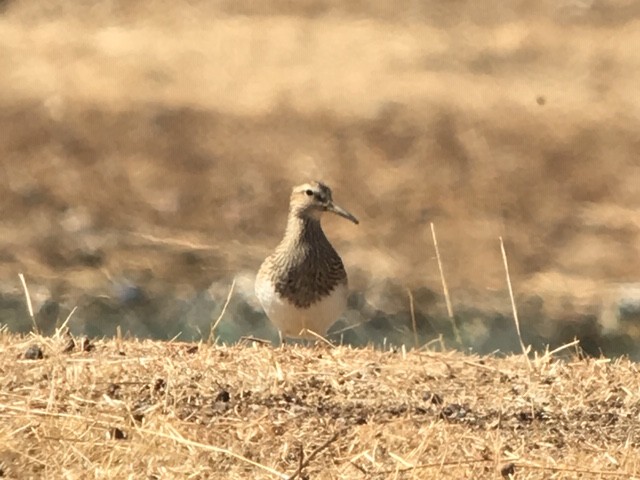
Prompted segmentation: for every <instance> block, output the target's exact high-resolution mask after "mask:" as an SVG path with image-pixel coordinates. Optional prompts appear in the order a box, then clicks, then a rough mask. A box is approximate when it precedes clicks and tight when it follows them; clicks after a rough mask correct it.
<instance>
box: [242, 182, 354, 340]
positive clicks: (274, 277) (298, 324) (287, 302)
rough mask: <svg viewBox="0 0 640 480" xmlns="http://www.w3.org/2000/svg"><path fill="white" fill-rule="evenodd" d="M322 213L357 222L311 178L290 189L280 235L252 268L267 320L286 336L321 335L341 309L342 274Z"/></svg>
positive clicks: (345, 282)
mask: <svg viewBox="0 0 640 480" xmlns="http://www.w3.org/2000/svg"><path fill="white" fill-rule="evenodd" d="M325 212H330V213H334V214H336V215H339V216H341V217H344V218H346V219H347V220H350V221H351V222H353V223H354V224H356V225H357V224H358V223H359V222H358V219H357V218H356V217H354V216H353V215H352V214H351V213H349V212H348V211H346V210H345V209H344V208H342V207H340V206H338V205H336V203H334V201H333V196H332V192H331V189H330V188H329V187H328V186H327V185H325V184H324V183H322V182H319V181H313V182H309V183H305V184H303V185H298V186H296V187H294V188H293V190H292V192H291V197H290V203H289V216H288V218H287V226H286V229H285V232H284V237H283V238H282V240H281V241H280V244H279V245H278V246H277V247H276V248H275V250H274V251H273V253H271V255H269V256H268V257H267V258H266V259H265V260H264V262H263V263H262V265H261V266H260V269H259V270H258V273H257V275H256V282H255V293H256V297H257V298H258V301H259V302H260V304H261V305H262V308H263V309H264V311H265V313H266V314H267V317H268V318H269V320H270V321H271V322H272V323H273V324H274V325H275V326H276V327H277V328H278V330H279V332H280V339H281V342H284V339H286V338H303V339H304V338H306V339H314V338H315V339H317V337H318V336H324V335H325V334H326V333H327V330H328V329H329V327H331V325H333V324H334V323H335V322H336V320H338V318H339V317H340V315H342V313H343V312H344V310H345V309H346V307H347V297H348V295H349V288H348V278H347V272H346V270H345V268H344V264H343V263H342V259H341V258H340V255H338V252H336V250H335V249H334V248H333V246H332V245H331V243H330V242H329V240H328V239H327V237H326V235H325V233H324V231H323V230H322V226H321V224H320V220H321V218H322V216H323V214H324V213H325Z"/></svg>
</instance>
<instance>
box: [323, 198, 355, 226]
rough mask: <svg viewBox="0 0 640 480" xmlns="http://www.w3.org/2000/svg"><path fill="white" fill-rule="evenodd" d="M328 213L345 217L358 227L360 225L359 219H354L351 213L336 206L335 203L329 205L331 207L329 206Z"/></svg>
mask: <svg viewBox="0 0 640 480" xmlns="http://www.w3.org/2000/svg"><path fill="white" fill-rule="evenodd" d="M327 211H329V212H333V213H335V214H336V215H340V216H341V217H344V218H346V219H347V220H351V221H352V222H353V223H355V224H356V225H358V223H360V222H358V219H357V218H356V217H354V216H353V215H351V214H350V213H349V212H347V211H346V210H345V209H344V208H342V207H340V206H338V205H336V204H335V203H333V202H331V203H329V205H327Z"/></svg>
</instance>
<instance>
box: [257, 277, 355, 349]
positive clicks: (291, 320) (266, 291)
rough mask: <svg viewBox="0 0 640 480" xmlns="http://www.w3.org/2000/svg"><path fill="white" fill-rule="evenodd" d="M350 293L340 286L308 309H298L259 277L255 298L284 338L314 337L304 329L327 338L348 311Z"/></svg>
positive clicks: (264, 279)
mask: <svg viewBox="0 0 640 480" xmlns="http://www.w3.org/2000/svg"><path fill="white" fill-rule="evenodd" d="M348 293H349V292H348V287H347V285H345V284H340V285H338V286H337V287H336V288H334V289H333V290H332V291H331V293H330V294H329V295H328V296H326V297H324V298H322V299H321V300H319V301H317V302H316V303H314V304H313V305H311V306H309V307H308V308H299V307H296V306H295V305H293V304H291V303H289V302H288V301H287V300H286V299H283V298H281V297H279V296H278V295H277V294H276V292H275V289H274V288H273V284H272V283H271V282H270V281H269V280H268V279H267V278H264V277H261V276H258V278H257V279H256V296H257V297H258V300H260V304H261V305H262V308H264V311H265V312H266V314H267V317H269V320H271V322H272V323H273V324H274V325H275V326H276V327H278V329H280V331H281V332H282V335H283V336H285V337H305V338H314V336H313V335H310V334H308V333H306V334H305V330H311V331H313V332H315V333H316V334H318V335H325V334H326V333H327V330H329V327H330V326H331V325H333V324H334V323H335V321H336V320H338V318H339V317H340V315H342V312H344V310H345V308H347V296H348Z"/></svg>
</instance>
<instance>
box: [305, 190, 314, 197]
mask: <svg viewBox="0 0 640 480" xmlns="http://www.w3.org/2000/svg"><path fill="white" fill-rule="evenodd" d="M304 193H306V194H307V195H308V196H309V197H310V196H311V195H313V190H307V191H306V192H304Z"/></svg>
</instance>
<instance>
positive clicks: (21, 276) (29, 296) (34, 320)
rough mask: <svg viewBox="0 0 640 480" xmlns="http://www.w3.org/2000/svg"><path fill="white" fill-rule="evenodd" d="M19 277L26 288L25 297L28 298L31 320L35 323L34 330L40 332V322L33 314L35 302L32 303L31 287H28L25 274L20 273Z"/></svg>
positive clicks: (24, 288)
mask: <svg viewBox="0 0 640 480" xmlns="http://www.w3.org/2000/svg"><path fill="white" fill-rule="evenodd" d="M18 277H20V282H21V283H22V289H23V290H24V298H25V299H26V302H27V309H28V310H29V316H30V317H31V322H32V323H33V331H34V332H35V333H39V332H40V330H39V329H38V324H37V323H36V317H35V315H34V314H33V304H32V303H31V295H29V289H28V288H27V281H26V280H25V278H24V275H23V274H22V273H19V274H18Z"/></svg>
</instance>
